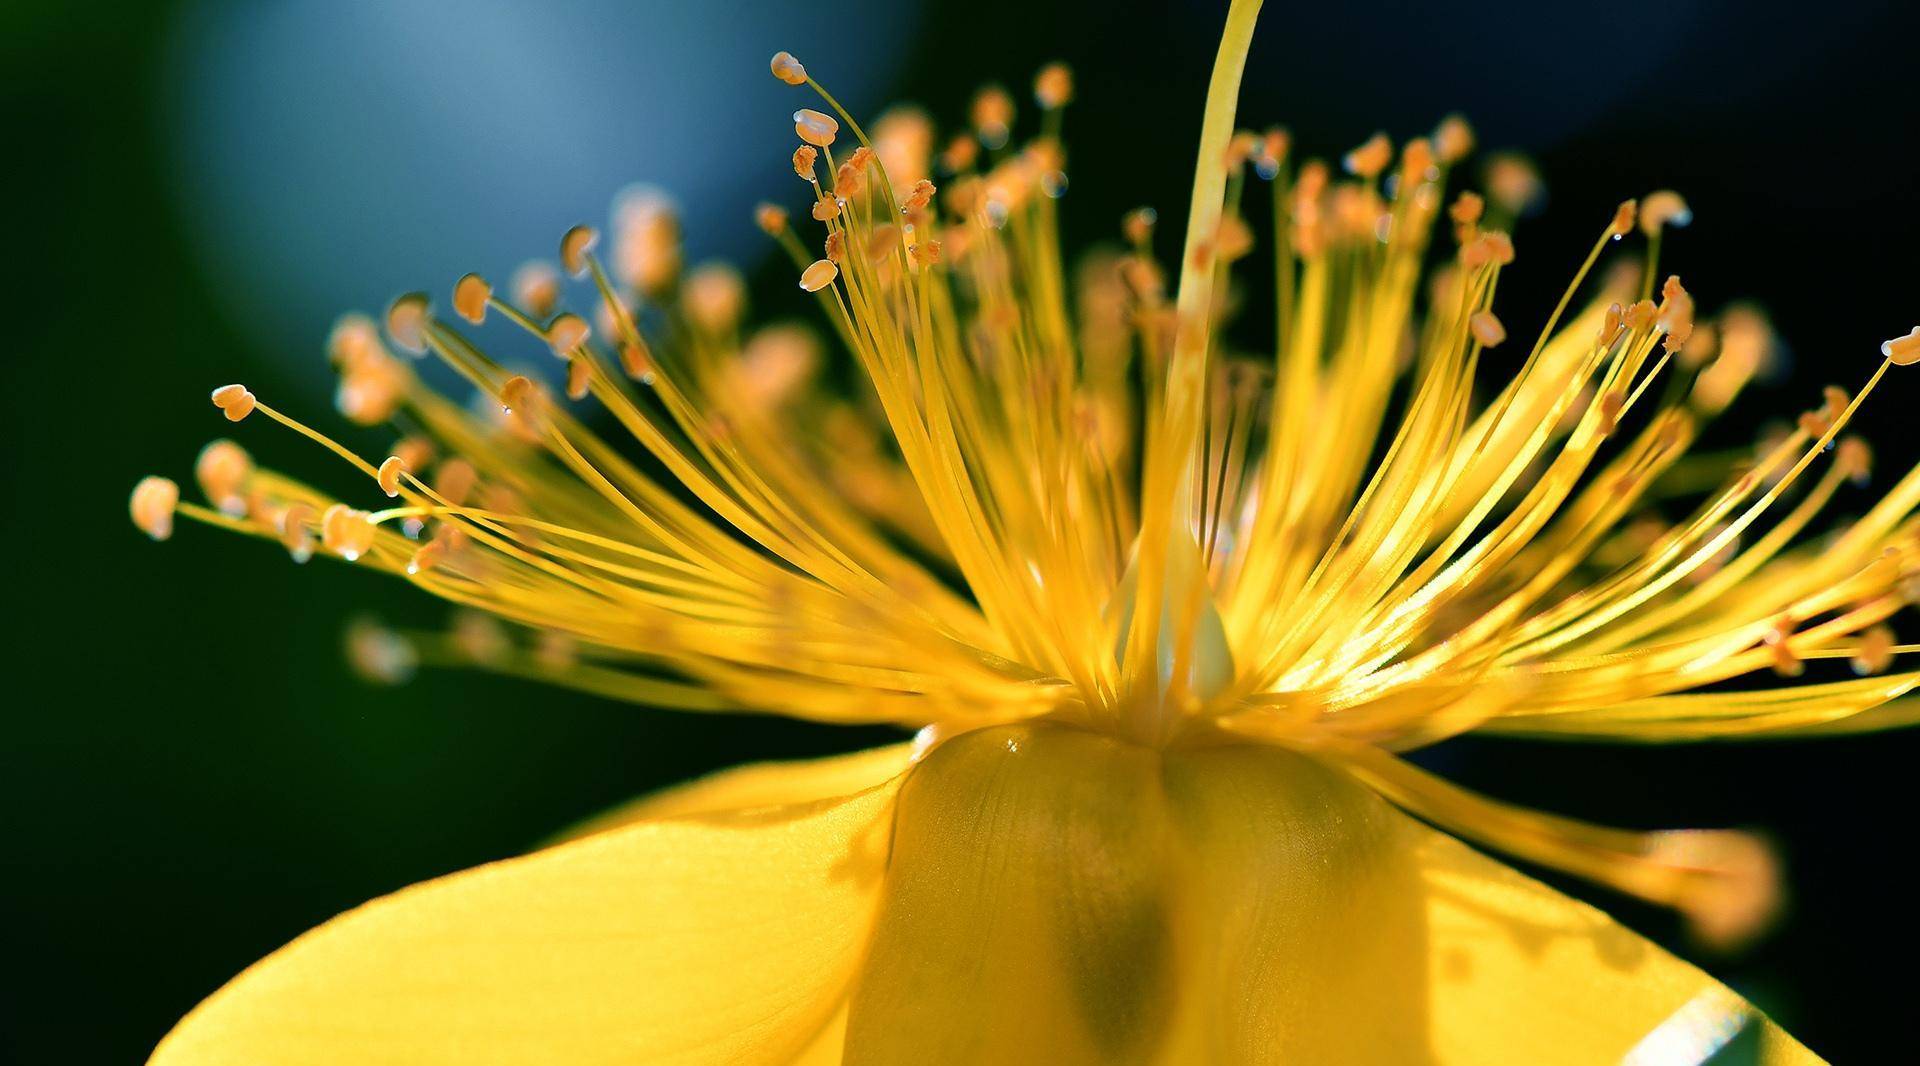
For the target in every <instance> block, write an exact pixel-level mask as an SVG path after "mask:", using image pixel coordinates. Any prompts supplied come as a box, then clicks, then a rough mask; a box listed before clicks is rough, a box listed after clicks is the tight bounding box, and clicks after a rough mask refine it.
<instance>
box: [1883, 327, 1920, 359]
mask: <svg viewBox="0 0 1920 1066" xmlns="http://www.w3.org/2000/svg"><path fill="white" fill-rule="evenodd" d="M1880 354H1881V355H1884V356H1886V357H1887V358H1888V359H1890V360H1892V361H1893V365H1894V366H1912V365H1913V364H1914V363H1916V362H1920V326H1915V327H1913V328H1912V329H1911V330H1909V331H1907V334H1906V336H1904V337H1895V338H1893V339H1892V340H1890V341H1887V342H1885V343H1883V344H1881V345H1880Z"/></svg>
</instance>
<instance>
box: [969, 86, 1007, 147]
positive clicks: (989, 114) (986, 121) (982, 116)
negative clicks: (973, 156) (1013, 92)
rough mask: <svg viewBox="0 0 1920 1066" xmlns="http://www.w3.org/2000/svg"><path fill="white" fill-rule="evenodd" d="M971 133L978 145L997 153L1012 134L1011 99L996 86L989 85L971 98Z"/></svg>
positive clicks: (1004, 91)
mask: <svg viewBox="0 0 1920 1066" xmlns="http://www.w3.org/2000/svg"><path fill="white" fill-rule="evenodd" d="M972 119H973V132H974V133H975V134H976V135H978V136H979V138H980V143H981V144H984V145H986V146H987V147H988V148H989V149H992V150H994V151H999V150H1000V149H1001V148H1004V147H1006V144H1007V138H1008V136H1010V135H1011V134H1012V132H1013V97H1011V96H1009V95H1007V91H1006V90H1005V89H1002V88H1000V87H999V86H998V85H989V86H987V87H986V88H984V89H982V90H980V92H979V94H978V95H976V96H975V97H974V98H973V111H972Z"/></svg>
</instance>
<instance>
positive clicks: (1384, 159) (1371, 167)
mask: <svg viewBox="0 0 1920 1066" xmlns="http://www.w3.org/2000/svg"><path fill="white" fill-rule="evenodd" d="M1392 161H1393V145H1392V144H1390V143H1389V142H1388V141H1387V135H1386V134H1384V133H1376V134H1374V135H1373V136H1371V137H1369V138H1367V141H1366V143H1365V144H1362V145H1361V146H1360V147H1358V148H1355V149H1354V150H1353V151H1351V152H1348V153H1347V155H1346V158H1345V160H1344V161H1343V162H1344V163H1345V165H1346V168H1347V173H1349V174H1355V175H1358V176H1360V177H1362V178H1367V179H1372V178H1376V177H1379V176H1380V172H1381V171H1383V170H1385V169H1387V164H1388V163H1390V162H1392Z"/></svg>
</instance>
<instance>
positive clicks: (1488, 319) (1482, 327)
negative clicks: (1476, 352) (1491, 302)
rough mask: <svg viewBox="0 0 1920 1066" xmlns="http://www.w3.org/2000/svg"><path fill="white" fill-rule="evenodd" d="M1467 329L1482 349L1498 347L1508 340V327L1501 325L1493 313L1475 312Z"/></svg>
mask: <svg viewBox="0 0 1920 1066" xmlns="http://www.w3.org/2000/svg"><path fill="white" fill-rule="evenodd" d="M1467 329H1468V330H1470V331H1472V333H1473V339H1474V340H1476V341H1478V342H1479V343H1480V346H1481V347H1482V348H1493V347H1496V346H1498V345H1499V344H1500V342H1501V341H1504V340H1506V339H1507V327H1505V326H1503V325H1501V324H1500V319H1499V318H1497V317H1495V315H1494V313H1493V312H1492V311H1475V312H1474V313H1473V317H1472V318H1469V319H1467Z"/></svg>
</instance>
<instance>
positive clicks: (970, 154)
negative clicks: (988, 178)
mask: <svg viewBox="0 0 1920 1066" xmlns="http://www.w3.org/2000/svg"><path fill="white" fill-rule="evenodd" d="M979 158H980V142H979V141H977V140H974V138H973V136H972V135H971V134H966V133H961V134H956V135H955V136H954V138H953V140H951V141H948V142H947V147H946V149H945V150H943V151H942V152H941V153H940V165H941V166H942V167H943V168H945V169H946V172H947V173H949V174H958V173H960V172H961V171H964V170H972V169H973V164H974V162H975V161H977V160H978V159H979Z"/></svg>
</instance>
